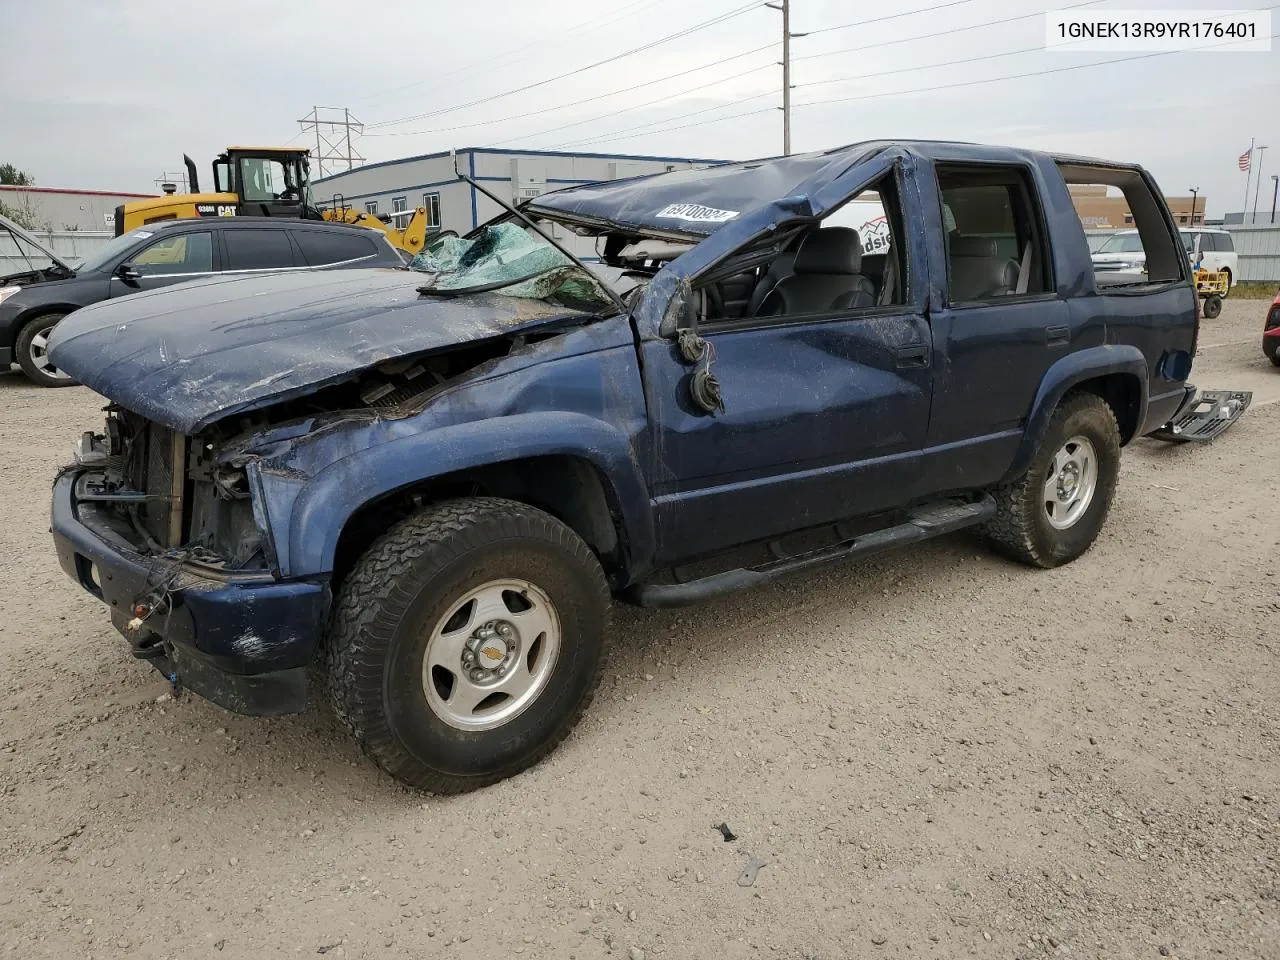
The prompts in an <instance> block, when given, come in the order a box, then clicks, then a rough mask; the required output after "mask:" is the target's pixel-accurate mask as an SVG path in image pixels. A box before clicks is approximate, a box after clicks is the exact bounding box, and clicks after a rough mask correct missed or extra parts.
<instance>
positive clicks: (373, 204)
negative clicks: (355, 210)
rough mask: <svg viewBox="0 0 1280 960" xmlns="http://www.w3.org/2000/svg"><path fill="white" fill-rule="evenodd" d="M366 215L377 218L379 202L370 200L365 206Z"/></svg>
mask: <svg viewBox="0 0 1280 960" xmlns="http://www.w3.org/2000/svg"><path fill="white" fill-rule="evenodd" d="M364 212H365V213H372V214H373V215H374V216H375V217H376V216H377V215H378V201H377V200H370V201H368V202H367V203H366V204H365V205H364Z"/></svg>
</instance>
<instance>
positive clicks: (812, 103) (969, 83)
mask: <svg viewBox="0 0 1280 960" xmlns="http://www.w3.org/2000/svg"><path fill="white" fill-rule="evenodd" d="M1063 9H1066V8H1063ZM1258 9H1262V10H1274V9H1276V7H1261V8H1258ZM1277 38H1280V34H1272V36H1271V37H1270V38H1269V39H1272V40H1274V39H1277ZM1248 39H1252V38H1248ZM1241 42H1244V41H1242V40H1241V39H1238V38H1237V39H1233V40H1227V41H1224V42H1223V43H1213V44H1207V45H1205V46H1202V47H1194V48H1191V49H1186V50H1158V51H1155V52H1153V53H1143V54H1136V55H1134V56H1131V57H1117V58H1115V59H1113V60H1099V61H1097V62H1094V63H1076V64H1070V65H1068V66H1065V67H1053V68H1051V69H1048V70H1034V71H1029V72H1027V73H1017V74H1012V75H1009V76H1004V77H988V78H986V79H983V80H964V81H960V82H957V83H944V84H937V85H934V86H930V87H916V88H914V89H911V90H895V91H892V92H889V93H868V94H862V95H860V96H856V97H835V98H831V99H826V100H809V101H806V102H804V103H798V104H795V107H797V108H798V107H817V106H824V105H829V104H834V103H854V102H857V101H862V100H878V99H883V98H888V97H903V96H910V95H912V94H917V93H936V92H939V91H943V90H952V89H958V88H961V87H975V86H981V85H983V84H988V83H1001V82H1003V81H1005V80H1025V79H1027V78H1029V77H1041V76H1047V75H1049V74H1057V73H1067V72H1069V71H1073V70H1088V69H1091V68H1093V67H1106V66H1110V65H1112V64H1116V63H1130V62H1133V61H1135V60H1149V59H1151V58H1152V57H1165V56H1169V55H1170V54H1175V53H1195V52H1197V51H1201V50H1211V49H1214V48H1215V47H1222V46H1228V45H1230V44H1232V43H1241ZM975 59H982V58H975ZM852 79H860V78H852ZM771 93H772V92H771ZM771 93H770V94H760V95H759V96H756V97H745V98H743V99H741V100H734V101H731V102H729V103H722V104H718V105H717V106H715V107H710V108H708V109H707V110H703V111H698V112H701V113H706V112H709V111H710V110H714V109H723V108H724V107H730V106H736V105H737V104H740V103H748V102H750V101H751V100H758V99H760V96H769V95H771ZM775 109H777V108H776V107H763V108H760V109H757V110H747V111H744V112H742V113H733V114H729V115H727V116H723V117H714V118H712V119H710V120H702V121H699V122H697V123H687V124H681V125H680V126H675V127H662V128H660V129H658V130H650V131H647V132H646V133H637V134H631V135H628V136H618V135H616V134H609V135H606V136H602V137H597V138H593V139H591V140H583V141H575V142H576V143H604V142H608V141H611V140H630V139H633V138H634V137H637V136H646V135H648V134H651V133H667V132H669V131H673V130H685V129H688V128H689V127H697V126H704V125H707V124H711V123H721V122H723V121H725V120H736V119H738V118H740V117H750V116H755V115H757V114H762V113H770V112H772V111H773V110H775ZM693 115H694V114H685V115H684V116H693ZM668 119H670V120H679V119H682V117H678V116H677V117H670V118H668Z"/></svg>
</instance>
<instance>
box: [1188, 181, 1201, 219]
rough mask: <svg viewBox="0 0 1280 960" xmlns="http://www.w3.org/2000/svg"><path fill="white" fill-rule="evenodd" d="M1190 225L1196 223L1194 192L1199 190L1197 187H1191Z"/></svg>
mask: <svg viewBox="0 0 1280 960" xmlns="http://www.w3.org/2000/svg"><path fill="white" fill-rule="evenodd" d="M1190 189H1191V226H1192V227H1194V226H1195V225H1196V194H1197V193H1199V192H1200V188H1199V187H1191V188H1190Z"/></svg>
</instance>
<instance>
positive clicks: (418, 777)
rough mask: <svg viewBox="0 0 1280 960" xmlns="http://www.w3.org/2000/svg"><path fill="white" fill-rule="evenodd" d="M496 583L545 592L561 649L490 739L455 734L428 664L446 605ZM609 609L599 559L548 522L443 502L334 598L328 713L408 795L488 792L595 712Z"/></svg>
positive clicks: (487, 505)
mask: <svg viewBox="0 0 1280 960" xmlns="http://www.w3.org/2000/svg"><path fill="white" fill-rule="evenodd" d="M496 578H521V579H525V580H527V581H529V582H531V583H535V584H537V585H538V586H539V588H540V589H541V590H543V591H545V593H546V595H547V596H548V597H549V598H550V599H551V601H552V603H553V604H554V606H555V610H556V613H557V615H558V617H559V621H560V628H561V639H560V650H559V654H558V657H557V660H556V663H555V667H554V671H553V673H552V675H551V678H550V680H549V681H548V683H547V686H546V687H545V689H543V691H542V692H541V694H540V695H539V696H538V697H537V699H535V700H534V701H533V702H532V703H530V705H529V706H528V708H526V709H525V710H524V712H523V713H520V714H519V715H518V716H515V717H513V718H512V719H511V720H509V721H508V722H506V723H504V724H503V725H502V726H499V727H497V728H495V729H491V730H484V731H478V732H476V731H467V730H460V729H457V728H455V727H453V726H450V725H449V724H447V723H445V722H444V721H443V720H442V719H441V718H440V717H438V716H437V715H436V714H435V712H433V710H432V708H431V706H430V705H429V703H428V702H427V698H426V694H425V693H424V691H423V681H422V662H423V656H424V654H425V650H426V645H427V642H428V639H429V637H430V634H431V631H432V629H433V627H434V625H435V624H436V623H437V622H438V621H439V620H440V618H441V617H443V616H444V615H445V614H446V613H447V612H448V609H449V607H450V606H451V605H452V604H455V603H456V602H457V600H458V598H459V597H461V596H462V595H464V594H465V593H466V591H467V590H468V589H470V588H472V587H474V586H476V585H478V584H482V583H485V582H486V581H489V580H493V579H496ZM609 602H610V600H609V588H608V585H607V583H606V582H605V578H604V573H603V571H602V570H601V568H600V563H599V561H598V560H597V559H596V557H595V555H594V554H593V553H592V552H591V550H590V548H589V547H588V546H587V545H586V543H584V542H583V540H582V538H581V537H579V536H578V535H577V534H576V533H574V532H573V531H572V530H571V529H569V528H568V527H567V526H565V525H564V524H563V523H561V522H560V521H559V520H557V519H555V518H554V517H552V516H550V515H549V514H546V513H544V512H543V511H541V510H538V509H536V508H534V507H531V506H528V505H527V504H523V503H518V502H515V501H512V500H500V499H496V498H488V497H483V498H482V497H476V498H467V499H460V500H449V501H444V502H441V503H438V504H435V505H433V506H431V507H428V508H427V509H425V510H423V511H422V512H421V513H418V514H415V515H414V516H411V517H409V518H407V519H405V520H402V521H400V522H399V523H397V524H396V525H395V526H393V527H392V528H391V529H390V530H389V531H387V533H385V534H384V535H383V536H382V537H380V538H379V539H378V540H377V541H375V542H374V543H373V545H372V546H371V547H370V548H369V549H368V551H367V552H366V553H365V554H364V556H363V557H361V558H360V560H359V561H358V562H357V563H356V565H355V567H354V569H353V570H352V571H351V573H350V574H349V575H348V576H347V578H346V580H345V581H344V582H343V584H342V586H341V588H340V591H339V593H338V597H337V600H336V602H335V605H334V614H333V618H332V621H331V625H330V629H329V635H328V637H327V638H326V646H327V651H326V655H327V659H328V685H329V696H330V700H331V702H332V704H333V709H334V712H335V713H336V714H337V717H338V719H339V721H340V722H341V723H342V724H343V725H344V726H346V727H347V729H348V730H350V732H351V733H352V735H353V736H354V737H355V739H356V741H357V742H358V743H359V744H360V747H361V749H362V750H363V751H364V752H365V754H366V755H368V756H369V757H370V758H371V759H372V760H373V761H374V762H375V763H376V764H377V765H378V766H379V767H381V768H382V769H383V770H385V771H386V772H387V773H389V774H390V775H391V776H393V777H395V778H396V779H397V780H399V781H401V782H402V783H404V784H407V785H408V786H410V787H414V788H417V789H420V790H427V791H430V792H432V793H439V794H445V793H462V792H465V791H468V790H475V789H477V788H479V787H483V786H487V785H489V784H491V783H494V782H496V781H498V780H502V779H504V778H506V777H509V776H512V775H513V774H516V773H519V772H520V771H521V770H524V769H526V768H527V767H530V766H532V765H533V764H535V763H537V762H538V761H539V760H541V759H542V758H543V757H545V756H546V755H547V754H548V753H550V752H551V751H552V750H553V749H555V747H556V746H557V745H558V744H559V743H560V742H561V741H562V740H564V738H565V737H566V736H568V734H569V731H570V730H572V729H573V727H574V725H575V724H576V723H577V722H578V720H579V718H580V717H581V716H582V713H583V712H584V711H585V710H586V708H587V706H588V705H589V704H590V702H591V699H592V697H593V696H594V693H595V689H596V685H597V684H598V683H599V680H600V673H601V670H602V669H603V665H604V654H605V640H606V632H607V626H608V617H609Z"/></svg>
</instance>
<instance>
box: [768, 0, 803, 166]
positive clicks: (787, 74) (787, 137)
mask: <svg viewBox="0 0 1280 960" xmlns="http://www.w3.org/2000/svg"><path fill="white" fill-rule="evenodd" d="M765 6H766V7H769V8H770V9H772V10H780V11H782V155H783V156H784V157H789V156H791V41H792V39H794V38H795V37H804V36H807V34H804V33H792V32H791V0H782V2H781V3H766V4H765Z"/></svg>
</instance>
